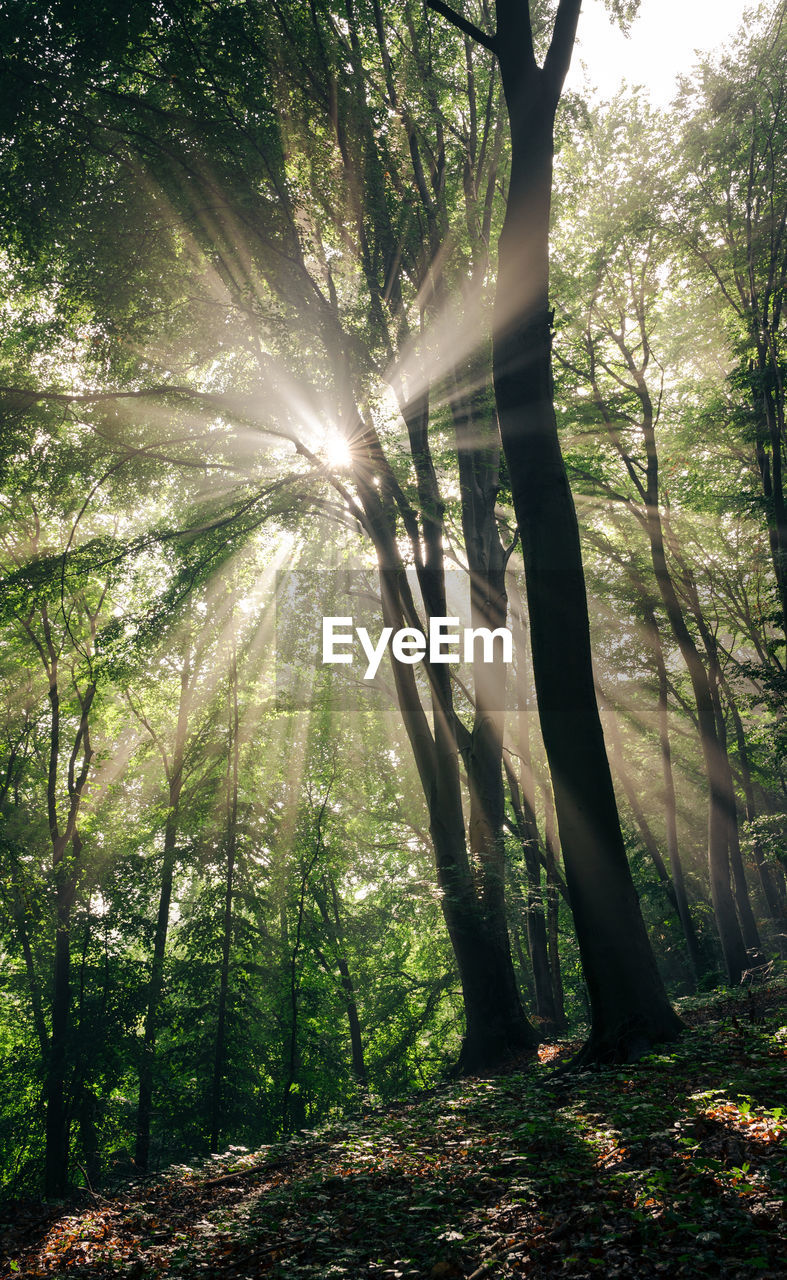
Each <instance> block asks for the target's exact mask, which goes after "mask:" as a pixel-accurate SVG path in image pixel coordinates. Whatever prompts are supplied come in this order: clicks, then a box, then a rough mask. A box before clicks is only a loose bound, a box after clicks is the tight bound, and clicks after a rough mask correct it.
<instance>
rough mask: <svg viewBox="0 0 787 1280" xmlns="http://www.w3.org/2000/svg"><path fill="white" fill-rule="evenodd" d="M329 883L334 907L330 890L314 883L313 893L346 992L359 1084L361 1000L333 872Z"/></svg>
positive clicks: (362, 1068) (362, 1075)
mask: <svg viewBox="0 0 787 1280" xmlns="http://www.w3.org/2000/svg"><path fill="white" fill-rule="evenodd" d="M327 879H328V884H329V887H330V892H331V910H330V911H329V910H328V899H327V894H326V893H324V892H323V891H322V890H321V889H319V888H317V887H316V886H315V888H314V897H315V901H316V903H317V906H318V908H319V911H320V915H321V917H322V922H323V924H324V926H325V930H326V933H327V934H328V938H329V940H330V942H331V944H332V947H333V951H334V955H335V959H336V968H337V969H338V970H339V982H340V984H341V988H342V995H343V996H344V1006H345V1011H346V1013H347V1024H348V1027H349V1031H350V1054H351V1059H352V1068H353V1075H354V1076H355V1078H356V1080H357V1081H358V1083H359V1084H362V1085H365V1084H366V1083H367V1079H368V1075H367V1071H366V1061H365V1059H364V1052H363V1036H362V1035H361V1021H360V1018H359V1017H358V1002H357V1000H356V997H355V984H354V982H353V980H352V974H351V973H350V966H349V964H348V963H347V952H346V946H345V940H344V929H343V927H342V918H341V911H340V909H339V894H338V892H337V889H336V883H335V881H334V879H333V876H332V875H330V873H329V874H328V876H327ZM324 964H325V968H326V971H327V972H328V973H330V972H331V966H330V964H329V962H328V961H327V959H326V960H325V961H324Z"/></svg>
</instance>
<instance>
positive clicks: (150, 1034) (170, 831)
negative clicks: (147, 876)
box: [134, 652, 191, 1170]
mask: <svg viewBox="0 0 787 1280" xmlns="http://www.w3.org/2000/svg"><path fill="white" fill-rule="evenodd" d="M190 681H191V658H190V654H189V653H188V652H187V653H186V654H185V655H184V658H183V666H182V668H181V675H180V702H179V705H178V720H177V726H176V729H175V743H174V747H173V751H172V761H171V764H170V767H169V768H168V770H167V773H168V779H167V780H168V797H167V799H168V805H167V818H166V824H165V827H164V852H163V856H162V861H161V882H160V886H159V902H158V912H157V915H156V929H155V933H154V935H153V958H152V961H151V966H150V982H149V984H148V999H147V1011H146V1014H145V1032H144V1039H143V1043H142V1060H141V1063H140V1068H139V1098H138V1102H137V1132H136V1144H135V1149H134V1162H135V1164H136V1166H137V1168H138V1169H140V1170H145V1169H147V1167H148V1163H149V1160H150V1124H151V1116H152V1111H153V1085H154V1066H155V1057H156V1036H157V1034H158V1025H159V1014H160V1009H161V993H162V988H163V985H164V956H165V952H166V948H167V933H168V931H169V911H170V905H171V902H172V880H173V876H174V873H175V860H176V858H177V840H178V826H179V820H180V797H181V792H182V789H183V764H184V756H185V751H186V737H187V733H188V717H189V709H190V704H191V685H190Z"/></svg>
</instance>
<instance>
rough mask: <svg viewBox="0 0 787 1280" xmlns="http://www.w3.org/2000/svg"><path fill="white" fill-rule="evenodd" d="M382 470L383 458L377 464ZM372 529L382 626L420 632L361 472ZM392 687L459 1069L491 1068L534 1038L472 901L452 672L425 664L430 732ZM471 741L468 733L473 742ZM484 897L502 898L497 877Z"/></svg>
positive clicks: (412, 407)
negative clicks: (451, 959)
mask: <svg viewBox="0 0 787 1280" xmlns="http://www.w3.org/2000/svg"><path fill="white" fill-rule="evenodd" d="M425 400H426V398H425V397H422V398H419V400H417V401H415V402H413V403H411V404H405V405H404V407H403V410H402V412H403V416H404V419H405V422H406V423H407V428H408V434H409V436H410V445H411V452H412V455H413V460H414V464H415V467H416V475H417V477H418V488H419V499H420V502H421V509H422V513H423V516H422V519H423V550H422V544H421V538H420V536H419V533H418V530H417V527H415V526H414V513H412V512H410V513H408V512H407V511H406V509H405V517H406V520H407V523H408V536H409V537H410V540H411V543H412V545H413V548H414V551H415V555H416V566H417V573H418V580H419V585H420V589H421V595H422V598H423V601H424V606H425V611H426V614H427V617H430V618H431V617H443V616H445V615H446V596H445V575H444V559H443V548H442V504H441V501H440V498H439V493H438V490H437V483H436V477H435V475H434V468H433V465H432V460H431V455H430V453H429V446H428V437H427V427H428V406H427V404H426V403H425ZM379 465H381V466H382V465H383V464H382V460H380V461H379ZM356 478H357V484H358V489H359V493H360V496H361V501H362V503H363V509H364V513H365V520H366V527H367V529H368V531H369V532H370V534H371V537H372V539H373V542H374V546H375V550H376V553H377V560H378V566H379V575H380V590H381V597H382V606H383V622H384V625H385V626H390V627H391V628H392V629H393V630H394V631H395V630H397V629H398V628H400V627H401V626H402V625H403V624H406V625H408V626H413V625H415V626H418V625H419V618H418V614H417V610H416V608H415V604H414V601H413V599H412V594H411V591H410V586H409V583H408V581H407V577H406V573H405V570H404V565H403V563H402V558H401V555H400V552H399V548H398V545H397V541H396V500H395V498H394V492H393V489H394V483H393V481H392V480H388V479H387V478H386V481H385V484H384V485H381V486H380V489H379V490H378V488H377V487H375V486H374V485H373V484H372V483H369V482H367V481H366V478H365V477H364V475H363V473H362V471H360V470H359V471H358V472H357V473H356ZM392 671H393V677H394V686H395V689H396V696H397V701H398V704H399V708H400V711H401V714H402V719H403V723H404V726H405V730H406V732H407V736H408V739H409V741H410V745H411V747H412V750H413V756H414V759H415V763H416V767H417V770H418V775H419V779H420V782H421V786H422V788H423V792H424V797H425V799H426V804H427V809H428V813H429V834H430V837H431V840H432V846H433V848H434V853H435V866H436V871H437V882H438V887H439V889H440V891H441V899H440V902H441V908H442V911H443V917H444V919H445V922H446V928H447V930H448V935H449V938H450V940H451V946H452V949H453V952H454V956H455V958H456V963H457V969H458V971H459V979H460V982H461V985H462V998H463V1004H464V1012H465V1035H464V1039H463V1043H462V1050H461V1053H460V1061H459V1068H460V1070H462V1071H465V1072H473V1071H479V1070H494V1069H495V1068H497V1067H499V1066H500V1065H501V1064H503V1063H504V1062H506V1061H508V1060H509V1059H511V1058H512V1057H514V1056H515V1055H517V1054H520V1053H523V1052H528V1051H532V1050H534V1049H535V1047H536V1045H537V1043H538V1037H537V1035H536V1034H535V1032H534V1030H533V1028H532V1027H531V1026H530V1025H529V1023H528V1021H527V1019H526V1017H525V1014H524V1010H523V1008H522V1003H521V1000H520V998H519V992H518V989H517V985H516V978H515V975H514V968H513V964H512V962H511V953H510V947H509V944H508V938H507V936H506V937H505V940H503V938H502V937H501V936H500V933H499V931H498V930H496V929H495V931H494V932H493V931H492V929H490V924H489V919H488V918H487V914H486V913H485V911H484V909H483V908H482V905H481V903H480V902H479V899H478V896H477V894H476V887H475V882H474V877H473V872H472V868H471V864H470V859H469V857H468V852H467V843H466V838H465V823H464V813H463V807H462V791H461V784H460V775H459V761H458V755H459V746H458V742H457V732H458V731H459V728H460V726H459V723H458V719H457V717H456V715H455V712H454V708H453V700H452V693H451V682H450V675H449V671H448V667H447V666H446V665H443V664H429V663H427V664H426V671H427V675H428V678H429V682H430V689H431V698H432V712H433V716H432V726H431V728H430V726H429V722H428V720H427V717H426V714H425V712H424V708H423V705H422V703H421V697H420V693H419V690H418V686H417V684H416V681H415V677H414V673H413V668H412V667H411V666H408V665H405V664H403V663H401V662H396V661H394V662H393V663H392ZM468 736H469V735H468ZM488 884H489V886H490V891H489V893H488V895H487V900H488V902H489V903H490V904H491V908H492V910H494V906H495V904H496V903H497V901H498V896H497V893H496V891H495V889H494V886H493V882H492V877H488Z"/></svg>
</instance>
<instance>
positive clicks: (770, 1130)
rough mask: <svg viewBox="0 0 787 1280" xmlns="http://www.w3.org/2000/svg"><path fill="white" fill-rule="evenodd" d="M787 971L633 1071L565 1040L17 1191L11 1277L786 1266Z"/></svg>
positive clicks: (761, 1273)
mask: <svg viewBox="0 0 787 1280" xmlns="http://www.w3.org/2000/svg"><path fill="white" fill-rule="evenodd" d="M786 1003H787V982H785V981H784V979H779V980H775V981H772V982H771V983H769V984H768V985H766V986H762V987H759V988H756V989H754V990H749V991H741V992H735V993H727V994H725V995H724V996H718V995H717V996H715V997H712V998H710V999H706V1001H705V1003H704V1004H699V1003H698V1002H685V1003H684V1004H683V1006H682V1007H681V1013H682V1015H683V1017H684V1019H685V1021H686V1022H687V1023H688V1024H689V1025H690V1027H691V1034H687V1035H684V1036H683V1037H681V1039H680V1041H679V1042H678V1043H677V1045H675V1046H672V1047H670V1048H669V1050H668V1051H666V1050H665V1051H664V1052H661V1053H657V1054H653V1055H651V1056H649V1057H647V1058H645V1059H643V1060H642V1061H641V1062H639V1063H638V1064H637V1065H636V1066H631V1067H625V1068H616V1069H606V1070H596V1071H585V1072H581V1073H579V1074H576V1075H564V1076H558V1077H555V1076H554V1073H553V1071H552V1067H553V1066H554V1065H555V1063H556V1062H557V1061H558V1060H559V1059H560V1057H561V1056H563V1055H564V1054H567V1053H570V1052H571V1049H572V1047H576V1046H567V1045H557V1046H546V1047H545V1048H544V1049H542V1052H541V1062H540V1063H539V1064H538V1065H537V1066H531V1067H529V1068H527V1069H525V1070H523V1071H515V1072H512V1073H511V1074H508V1075H504V1076H500V1077H496V1078H495V1079H472V1080H463V1081H459V1082H455V1083H452V1084H450V1085H446V1086H444V1087H440V1088H438V1089H435V1090H432V1091H430V1092H428V1093H423V1094H418V1095H414V1096H412V1097H410V1098H408V1099H407V1100H406V1101H403V1102H401V1103H399V1104H394V1105H388V1106H386V1107H384V1108H378V1109H373V1110H368V1111H366V1112H362V1113H359V1114H357V1115H353V1116H349V1117H344V1118H343V1119H341V1120H340V1121H337V1122H334V1123H333V1124H332V1125H331V1126H327V1127H324V1128H322V1129H319V1130H314V1131H310V1132H303V1133H300V1134H299V1135H298V1136H296V1137H295V1138H293V1139H292V1140H291V1141H289V1142H288V1143H286V1144H285V1143H281V1144H277V1145H276V1146H271V1147H267V1148H264V1149H262V1150H261V1151H257V1152H239V1151H238V1150H235V1151H231V1152H229V1153H228V1154H227V1155H225V1156H222V1157H220V1158H214V1159H212V1160H211V1161H208V1162H203V1163H202V1164H200V1165H199V1166H198V1167H194V1168H186V1167H184V1166H178V1167H175V1168H172V1169H170V1170H168V1171H167V1172H166V1173H165V1174H163V1175H161V1176H160V1177H158V1178H157V1179H155V1180H146V1181H144V1182H139V1183H135V1184H133V1185H130V1186H128V1187H126V1188H125V1189H124V1190H123V1191H122V1192H116V1193H114V1194H113V1195H112V1196H107V1197H106V1198H104V1197H99V1196H94V1197H93V1198H92V1200H91V1202H90V1204H89V1205H88V1204H86V1203H85V1201H84V1200H83V1201H82V1202H80V1203H77V1202H74V1203H72V1204H65V1205H64V1204H59V1205H50V1206H45V1205H41V1204H38V1205H29V1204H28V1206H26V1207H23V1206H17V1208H18V1210H19V1212H18V1213H17V1215H16V1217H15V1220H14V1222H13V1224H10V1223H9V1224H7V1225H8V1227H9V1229H8V1231H7V1232H6V1234H5V1237H4V1238H3V1239H2V1242H0V1268H2V1272H1V1273H2V1275H3V1276H19V1277H21V1276H25V1277H28V1276H30V1277H39V1276H46V1277H69V1278H70V1280H81V1278H82V1277H104V1276H107V1277H110V1276H136V1277H144V1278H145V1280H148V1278H155V1277H157V1276H160V1275H164V1274H167V1275H168V1276H172V1277H174V1278H176V1280H177V1278H178V1277H195V1278H197V1277H199V1278H201V1280H202V1278H206V1280H207V1278H209V1277H227V1280H230V1278H232V1280H242V1278H245V1277H249V1278H251V1277H265V1278H266V1280H362V1278H363V1280H367V1278H369V1280H408V1278H409V1280H415V1278H416V1277H417V1278H418V1280H461V1278H465V1280H495V1278H498V1280H503V1278H504V1277H516V1276H522V1277H532V1278H533V1280H554V1278H555V1277H571V1278H572V1280H581V1278H582V1277H595V1276H599V1277H600V1276H604V1277H620V1278H621V1280H629V1277H632V1278H633V1277H636V1278H637V1280H646V1278H647V1277H671V1276H686V1277H693V1276H703V1277H704V1276H721V1277H723V1278H724V1280H738V1277H740V1278H741V1280H743V1277H747V1278H748V1277H752V1276H757V1277H759V1278H760V1280H777V1277H778V1278H779V1280H783V1278H784V1276H785V1275H787V1262H786V1261H785V1260H786V1259H787V1206H786V1205H785V1190H786V1189H787V1087H785V1086H786V1084H787V1080H786V1078H785V1077H786V1073H785V1058H786V1057H787V1027H786V1026H785V1025H784V1024H785V1004H786Z"/></svg>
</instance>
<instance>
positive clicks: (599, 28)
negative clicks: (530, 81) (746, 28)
mask: <svg viewBox="0 0 787 1280" xmlns="http://www.w3.org/2000/svg"><path fill="white" fill-rule="evenodd" d="M747 8H749V6H748V5H747V4H746V3H744V0H641V5H640V12H639V15H638V17H637V18H636V19H635V21H634V23H633V24H632V27H631V34H630V35H629V36H628V37H626V36H624V35H623V33H622V32H621V31H620V30H619V28H618V27H616V26H615V24H614V23H613V22H612V20H611V18H610V16H609V13H608V12H607V10H606V9H605V8H604V5H603V3H602V0H585V3H584V4H583V6H582V13H581V15H580V19H579V32H578V44H577V46H576V48H575V49H574V57H573V60H572V64H571V70H570V72H569V75H568V80H567V82H566V87H567V88H568V89H573V90H574V91H579V92H581V91H582V90H583V87H584V86H585V85H590V86H592V87H593V88H596V89H597V90H598V91H599V93H600V94H601V96H602V97H604V98H609V97H612V96H613V95H614V94H615V93H617V91H618V89H619V88H620V86H621V83H622V82H623V80H626V81H627V82H628V83H629V84H641V85H643V86H644V87H645V89H646V90H647V92H648V96H649V97H650V99H651V101H652V102H654V103H656V104H657V105H659V106H666V105H667V103H668V102H669V101H670V100H671V99H672V97H673V96H674V93H675V78H676V76H678V75H686V74H688V73H689V72H690V71H691V69H692V66H693V65H694V62H695V61H696V52H697V51H698V50H699V51H703V52H704V51H706V50H709V49H714V48H716V47H717V46H718V45H720V44H722V43H723V42H724V41H725V40H727V39H729V37H730V36H731V35H732V34H733V33H734V31H735V30H736V29H737V28H738V27H739V26H740V24H741V22H742V20H743V15H744V11H745V10H746V9H747ZM583 64H584V67H583Z"/></svg>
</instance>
